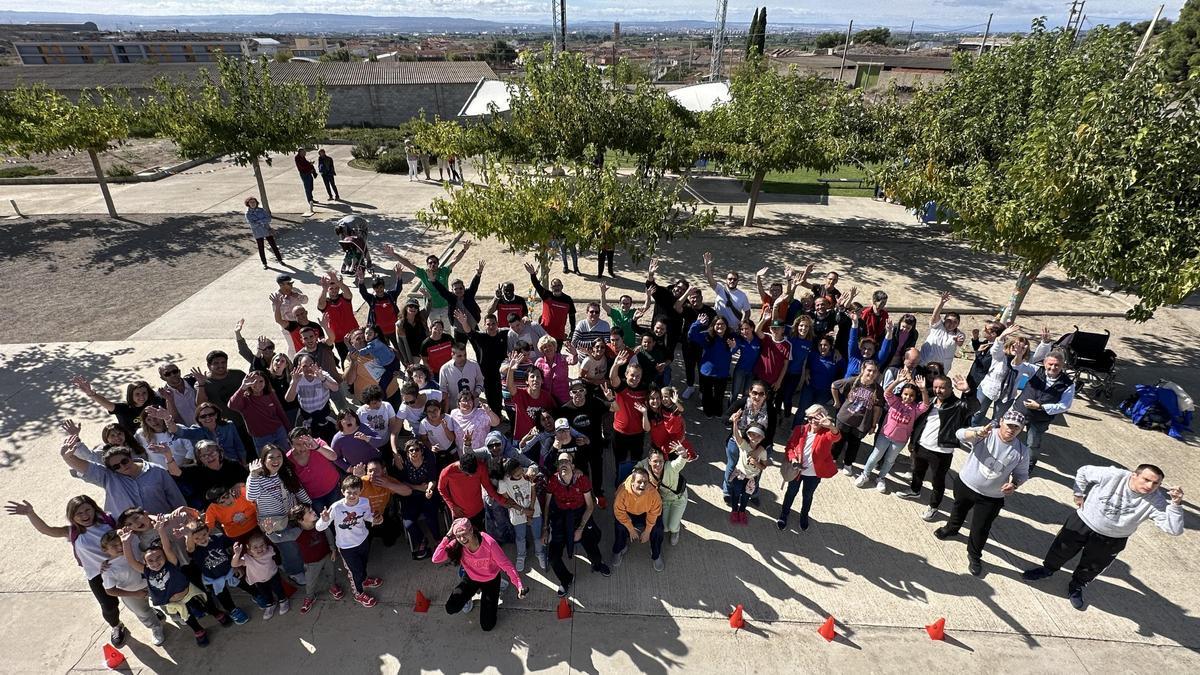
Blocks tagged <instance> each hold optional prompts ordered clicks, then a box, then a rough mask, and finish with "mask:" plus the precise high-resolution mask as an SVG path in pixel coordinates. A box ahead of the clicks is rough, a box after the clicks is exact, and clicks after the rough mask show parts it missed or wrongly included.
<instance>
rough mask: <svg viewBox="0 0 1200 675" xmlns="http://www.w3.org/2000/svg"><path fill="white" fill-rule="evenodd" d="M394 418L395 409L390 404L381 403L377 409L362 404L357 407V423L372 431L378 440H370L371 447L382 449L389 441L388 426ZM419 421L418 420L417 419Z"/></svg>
mask: <svg viewBox="0 0 1200 675" xmlns="http://www.w3.org/2000/svg"><path fill="white" fill-rule="evenodd" d="M395 417H396V409H395V408H393V407H392V404H391V403H388V402H387V401H381V402H380V403H379V407H378V408H372V407H371V406H369V405H366V404H363V405H360V406H359V407H358V423H359V424H361V425H362V426H364V427H367V428H368V429H370V430H371V431H374V432H375V434H376V435H378V436H379V438H372V439H371V445H374V446H375V447H377V448H382V447H383V446H384V445H386V444H387V443H388V441H389V437H390V436H391V434H389V433H388V425H389V424H390V423H391V421H392V420H393V419H395ZM417 419H420V418H417Z"/></svg>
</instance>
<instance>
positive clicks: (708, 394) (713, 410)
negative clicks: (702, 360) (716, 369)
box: [700, 375, 729, 417]
mask: <svg viewBox="0 0 1200 675" xmlns="http://www.w3.org/2000/svg"><path fill="white" fill-rule="evenodd" d="M728 384H729V378H728V377H709V376H708V375H701V376H700V408H701V409H702V410H703V411H704V415H705V416H706V417H719V416H720V415H721V413H722V412H724V411H725V387H726V386H727V385H728Z"/></svg>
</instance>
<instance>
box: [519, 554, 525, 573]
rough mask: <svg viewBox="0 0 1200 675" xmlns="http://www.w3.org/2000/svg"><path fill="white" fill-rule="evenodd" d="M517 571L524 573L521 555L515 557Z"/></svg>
mask: <svg viewBox="0 0 1200 675" xmlns="http://www.w3.org/2000/svg"><path fill="white" fill-rule="evenodd" d="M517 571H518V572H524V571H525V556H523V555H519V556H517Z"/></svg>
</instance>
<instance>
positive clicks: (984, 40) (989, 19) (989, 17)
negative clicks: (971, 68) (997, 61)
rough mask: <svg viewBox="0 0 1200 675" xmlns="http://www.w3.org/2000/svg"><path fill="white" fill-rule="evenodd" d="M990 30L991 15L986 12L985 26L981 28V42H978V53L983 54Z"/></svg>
mask: <svg viewBox="0 0 1200 675" xmlns="http://www.w3.org/2000/svg"><path fill="white" fill-rule="evenodd" d="M991 32H992V15H991V14H988V22H987V28H984V29H983V42H980V43H979V55H980V56H983V48H984V47H985V46H986V45H987V39H988V35H989V34H991Z"/></svg>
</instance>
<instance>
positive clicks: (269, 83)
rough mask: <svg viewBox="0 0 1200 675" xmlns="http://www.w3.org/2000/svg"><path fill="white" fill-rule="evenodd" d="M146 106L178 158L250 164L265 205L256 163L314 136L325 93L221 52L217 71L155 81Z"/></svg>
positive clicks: (325, 108)
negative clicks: (277, 78)
mask: <svg viewBox="0 0 1200 675" xmlns="http://www.w3.org/2000/svg"><path fill="white" fill-rule="evenodd" d="M154 91H155V94H154V97H153V98H152V99H151V100H150V101H148V102H147V110H148V111H149V112H150V114H151V115H152V116H153V118H154V120H155V121H156V123H157V124H158V127H159V129H161V133H162V135H164V136H167V137H170V138H172V139H173V140H174V141H175V143H176V145H178V146H179V152H180V154H181V155H183V156H184V157H188V158H191V159H199V158H203V157H212V156H215V155H227V156H229V157H230V158H231V159H232V160H233V161H234V162H235V163H237V164H239V165H242V166H245V165H251V166H252V167H254V171H255V177H256V178H257V179H258V183H259V190H260V192H262V193H263V194H261V195H260V201H261V202H262V203H263V206H267V205H268V202H267V196H266V194H265V186H264V185H263V182H262V177H261V173H260V171H259V168H258V162H259V160H260V159H263V158H265V157H267V155H268V154H269V153H272V152H278V153H290V152H293V151H295V149H296V148H297V147H300V146H303V145H305V144H307V143H311V142H313V141H315V140H316V139H317V138H318V136H319V135H320V134H321V133H322V131H323V130H324V128H325V120H326V118H327V116H328V114H329V95H328V94H327V93H326V92H325V87H324V86H323V85H321V84H320V83H318V85H317V86H316V88H315V90H314V91H312V92H310V91H309V90H308V88H307V87H306V86H304V85H303V84H301V83H299V82H277V81H275V80H274V79H272V77H271V68H270V64H268V63H267V61H266V59H262V60H260V61H250V60H240V59H230V58H225V57H221V59H220V61H219V62H218V63H217V71H216V72H215V73H213V72H212V71H210V70H208V69H207V68H205V69H202V70H201V71H200V73H199V74H198V75H197V77H196V79H195V80H194V81H192V82H185V83H179V82H171V81H168V80H166V79H160V80H159V81H158V82H156V83H155V87H154Z"/></svg>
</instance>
